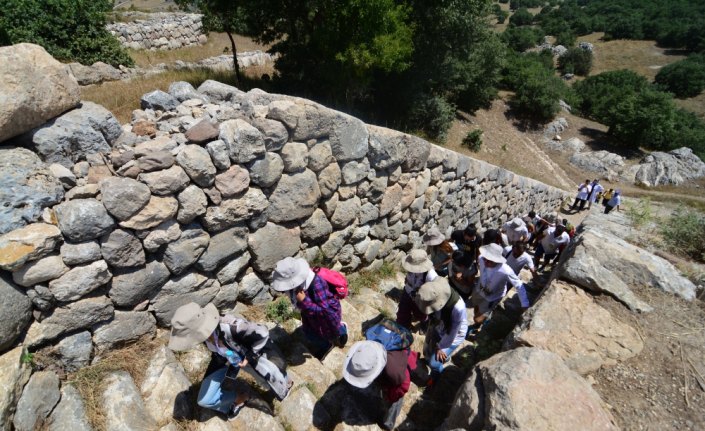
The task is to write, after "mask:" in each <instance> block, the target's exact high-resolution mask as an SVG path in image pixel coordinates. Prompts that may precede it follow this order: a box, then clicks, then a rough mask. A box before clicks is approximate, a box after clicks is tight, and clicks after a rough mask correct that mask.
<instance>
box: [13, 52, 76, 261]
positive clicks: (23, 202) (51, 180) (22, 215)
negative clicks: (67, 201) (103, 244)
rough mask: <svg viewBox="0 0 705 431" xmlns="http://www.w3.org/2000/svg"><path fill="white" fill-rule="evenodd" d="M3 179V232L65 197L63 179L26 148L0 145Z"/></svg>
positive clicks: (17, 225) (29, 221) (20, 225)
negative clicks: (55, 175)
mask: <svg viewBox="0 0 705 431" xmlns="http://www.w3.org/2000/svg"><path fill="white" fill-rule="evenodd" d="M2 49H4V48H0V50H2ZM0 67H1V66H0ZM0 97H3V96H0ZM0 106H2V105H0ZM0 179H1V180H2V181H1V182H2V187H0V202H3V205H0V234H3V233H6V232H9V231H11V230H13V229H19V228H21V227H23V226H25V225H27V224H28V223H32V222H35V221H37V220H38V219H39V217H40V215H41V214H42V210H43V209H44V208H46V207H48V206H51V205H55V204H57V203H59V202H61V200H62V199H63V197H64V187H63V186H62V185H61V182H60V181H59V180H58V179H57V178H56V177H54V176H53V175H52V174H51V173H50V172H49V170H48V168H47V166H46V165H45V164H44V163H43V162H42V161H41V160H40V159H39V157H38V156H37V155H36V154H34V153H33V152H31V151H30V150H28V149H26V148H16V147H0ZM0 256H2V253H0ZM0 259H3V257H0Z"/></svg>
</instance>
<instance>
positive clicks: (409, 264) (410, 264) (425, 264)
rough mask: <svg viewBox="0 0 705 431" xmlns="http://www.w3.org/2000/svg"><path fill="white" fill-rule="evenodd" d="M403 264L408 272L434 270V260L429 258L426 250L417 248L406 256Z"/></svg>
mask: <svg viewBox="0 0 705 431" xmlns="http://www.w3.org/2000/svg"><path fill="white" fill-rule="evenodd" d="M401 266H402V268H404V269H405V270H406V271H407V272H414V273H420V272H428V271H430V270H432V269H433V262H431V259H429V258H428V254H426V251H425V250H421V249H416V250H411V253H409V254H408V255H407V256H406V258H405V259H404V262H402V264H401Z"/></svg>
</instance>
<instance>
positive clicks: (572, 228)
mask: <svg viewBox="0 0 705 431" xmlns="http://www.w3.org/2000/svg"><path fill="white" fill-rule="evenodd" d="M563 226H565V231H566V232H568V236H569V237H570V239H571V240H572V239H573V237H574V236H575V226H573V224H572V223H571V222H570V221H568V219H567V218H564V219H563Z"/></svg>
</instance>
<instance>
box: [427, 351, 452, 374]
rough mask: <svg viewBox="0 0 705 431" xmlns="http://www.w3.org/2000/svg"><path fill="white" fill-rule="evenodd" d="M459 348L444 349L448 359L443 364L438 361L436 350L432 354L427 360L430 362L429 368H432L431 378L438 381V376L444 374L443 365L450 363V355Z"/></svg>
mask: <svg viewBox="0 0 705 431" xmlns="http://www.w3.org/2000/svg"><path fill="white" fill-rule="evenodd" d="M457 348H458V346H450V347H448V348H445V349H442V350H443V352H445V354H446V356H447V357H448V358H447V359H446V361H445V362H441V361H439V360H438V359H436V350H434V351H433V353H432V354H431V357H429V358H426V359H427V360H428V366H429V367H431V378H432V379H434V380H436V379H437V378H438V376H440V375H441V373H442V372H443V365H444V364H445V363H447V362H449V361H450V355H452V354H453V351H454V350H455V349H457Z"/></svg>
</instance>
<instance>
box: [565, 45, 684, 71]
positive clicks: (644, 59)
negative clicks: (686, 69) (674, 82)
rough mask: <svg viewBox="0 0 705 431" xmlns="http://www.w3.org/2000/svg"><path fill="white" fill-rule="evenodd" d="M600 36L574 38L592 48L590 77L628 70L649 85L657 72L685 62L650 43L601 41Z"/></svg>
mask: <svg viewBox="0 0 705 431" xmlns="http://www.w3.org/2000/svg"><path fill="white" fill-rule="evenodd" d="M603 36H604V33H592V34H589V35H587V36H580V37H578V41H579V42H583V41H584V42H590V43H592V44H594V45H595V50H594V51H593V53H594V59H593V63H592V71H591V72H590V74H591V75H597V74H598V73H602V72H607V71H611V70H620V69H629V70H633V71H634V72H636V73H638V74H640V75H643V76H645V77H646V78H647V79H649V80H650V81H653V80H654V77H655V76H656V74H657V73H658V71H659V69H660V68H662V67H663V66H666V65H668V64H671V63H673V62H676V61H678V60H682V59H684V58H685V55H682V53H680V52H673V51H672V50H668V49H664V48H660V47H658V46H656V42H654V41H652V40H611V41H603V40H602V37H603Z"/></svg>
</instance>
